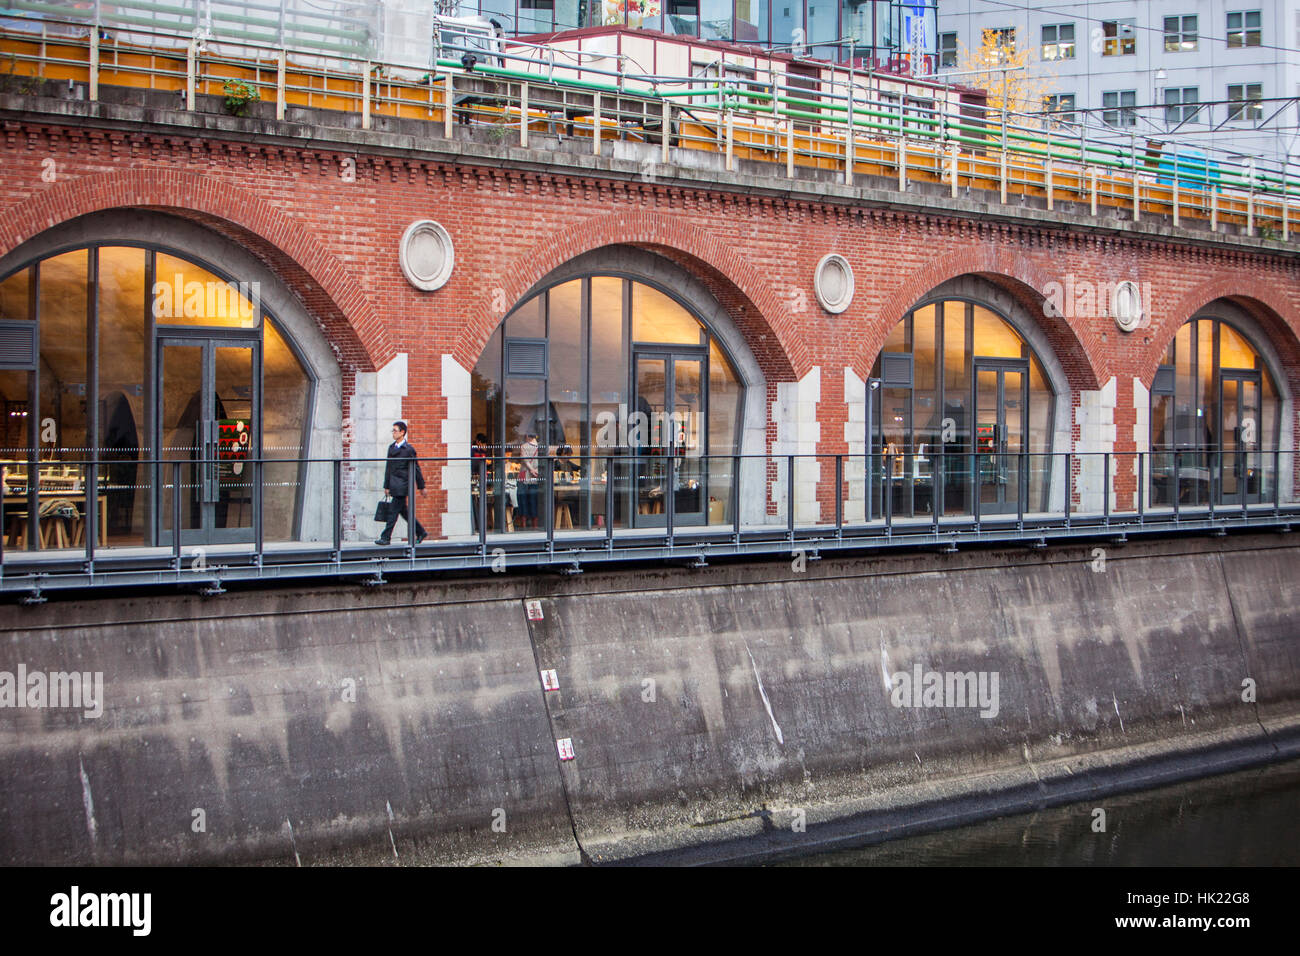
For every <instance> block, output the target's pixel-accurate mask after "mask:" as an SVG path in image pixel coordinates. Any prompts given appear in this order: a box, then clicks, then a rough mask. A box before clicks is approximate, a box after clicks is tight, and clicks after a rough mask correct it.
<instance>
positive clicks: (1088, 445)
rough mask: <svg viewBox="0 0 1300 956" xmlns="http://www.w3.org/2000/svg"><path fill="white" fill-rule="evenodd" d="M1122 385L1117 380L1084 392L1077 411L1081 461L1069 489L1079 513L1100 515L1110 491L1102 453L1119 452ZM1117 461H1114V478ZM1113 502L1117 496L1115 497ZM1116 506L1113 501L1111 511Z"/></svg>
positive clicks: (1078, 449)
mask: <svg viewBox="0 0 1300 956" xmlns="http://www.w3.org/2000/svg"><path fill="white" fill-rule="evenodd" d="M1117 392H1118V383H1117V381H1116V379H1115V377H1114V376H1111V378H1110V379H1109V380H1107V382H1106V384H1105V385H1103V386H1102V387H1101V388H1100V389H1098V390H1096V391H1089V392H1080V393H1079V404H1078V406H1077V407H1076V408H1075V410H1074V423H1075V424H1076V425H1077V426H1078V428H1079V437H1078V438H1077V439H1076V440H1075V442H1074V451H1075V454H1077V455H1079V456H1080V457H1079V458H1078V459H1077V464H1076V465H1075V472H1076V475H1075V476H1074V477H1073V478H1072V479H1071V484H1070V485H1069V486H1067V487H1069V488H1070V489H1071V491H1072V492H1073V495H1072V498H1071V501H1072V507H1073V508H1074V509H1075V510H1076V511H1085V512H1100V511H1101V510H1102V507H1103V498H1102V493H1103V490H1104V489H1105V487H1106V481H1105V479H1104V472H1103V465H1104V459H1103V458H1102V453H1104V452H1108V451H1109V452H1113V451H1114V450H1115V403H1116V396H1117ZM1115 464H1116V463H1115V460H1114V458H1112V459H1111V471H1112V474H1113V472H1114V469H1115ZM1112 499H1113V493H1112ZM1114 505H1115V502H1114V500H1112V501H1111V507H1112V508H1113V507H1114Z"/></svg>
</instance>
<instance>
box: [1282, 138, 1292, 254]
mask: <svg viewBox="0 0 1300 956" xmlns="http://www.w3.org/2000/svg"><path fill="white" fill-rule="evenodd" d="M1287 164H1288V161H1287V160H1286V159H1285V158H1283V160H1282V241H1283V242H1290V241H1291V194H1290V192H1289V191H1288V188H1287V181H1286V167H1287Z"/></svg>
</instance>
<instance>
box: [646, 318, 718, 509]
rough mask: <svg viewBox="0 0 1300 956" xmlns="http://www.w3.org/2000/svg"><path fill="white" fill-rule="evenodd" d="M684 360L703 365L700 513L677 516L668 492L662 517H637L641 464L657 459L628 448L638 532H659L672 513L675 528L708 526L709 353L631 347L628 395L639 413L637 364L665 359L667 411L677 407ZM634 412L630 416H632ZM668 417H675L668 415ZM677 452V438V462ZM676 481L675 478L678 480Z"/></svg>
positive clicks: (704, 350) (705, 348)
mask: <svg viewBox="0 0 1300 956" xmlns="http://www.w3.org/2000/svg"><path fill="white" fill-rule="evenodd" d="M679 358H680V359H685V360H686V361H690V362H699V363H700V422H701V426H702V427H701V431H702V434H701V436H700V448H701V450H702V453H701V455H700V461H701V462H702V463H703V465H704V467H703V468H702V469H701V473H700V510H699V511H698V512H694V511H692V512H687V513H685V514H684V515H682V516H679V515H678V513H677V496H676V489H675V488H674V489H669V490H667V491H665V493H664V511H663V514H661V515H643V514H638V513H637V508H636V506H637V494H638V492H637V480H638V474H637V473H639V472H640V470H641V466H640V463H641V460H642V458H643V457H647V458H648V459H649V460H653V459H654V457H658V456H641V455H638V454H636V453H635V452H634V451H633V450H632V449H631V448H628V454H629V455H630V456H631V460H632V462H633V469H632V472H633V474H632V475H631V476H630V480H629V481H628V517H629V518H631V519H632V520H631V526H632V527H636V528H658V527H663V526H665V525H667V524H668V520H669V517H670V515H669V512H670V511H671V517H672V521H673V524H675V525H676V524H686V525H703V524H707V523H708V517H709V505H708V501H709V498H708V495H709V468H708V449H709V349H708V346H706V345H668V344H650V343H647V344H644V345H639V344H637V343H635V342H633V343H632V361H631V363H630V373H631V374H630V378H631V387H630V388H629V389H628V394H629V395H630V396H631V402H630V404H629V406H628V407H629V408H630V409H632V411H633V412H635V411H638V410H639V408H638V399H640V397H641V392H640V390H639V389H638V387H637V363H638V362H639V361H640V360H641V359H664V360H665V361H666V365H665V372H666V375H665V381H664V407H665V410H667V409H669V408H671V407H672V406H674V405H676V404H677V360H678V359H679ZM631 413H632V412H629V414H631ZM668 414H670V415H671V414H672V413H671V412H668ZM675 448H676V436H673V437H672V439H671V440H670V441H669V444H668V446H667V457H669V458H675V457H676V456H675V455H674V454H673V451H674V449H675ZM675 477H676V476H675Z"/></svg>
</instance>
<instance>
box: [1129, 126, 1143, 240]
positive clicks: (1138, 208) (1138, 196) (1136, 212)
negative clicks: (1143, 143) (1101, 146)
mask: <svg viewBox="0 0 1300 956" xmlns="http://www.w3.org/2000/svg"><path fill="white" fill-rule="evenodd" d="M1129 140H1130V152H1129V155H1130V160H1131V162H1132V164H1133V221H1134V222H1138V221H1139V220H1141V218H1142V183H1141V182H1140V181H1139V180H1138V153H1137V133H1130V134H1129Z"/></svg>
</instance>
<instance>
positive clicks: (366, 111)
mask: <svg viewBox="0 0 1300 956" xmlns="http://www.w3.org/2000/svg"><path fill="white" fill-rule="evenodd" d="M361 128H362V129H370V63H369V62H367V63H366V64H365V65H364V67H363V72H362V74H361Z"/></svg>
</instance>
